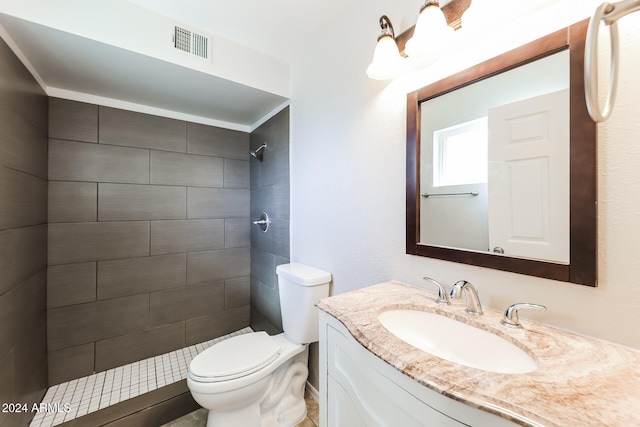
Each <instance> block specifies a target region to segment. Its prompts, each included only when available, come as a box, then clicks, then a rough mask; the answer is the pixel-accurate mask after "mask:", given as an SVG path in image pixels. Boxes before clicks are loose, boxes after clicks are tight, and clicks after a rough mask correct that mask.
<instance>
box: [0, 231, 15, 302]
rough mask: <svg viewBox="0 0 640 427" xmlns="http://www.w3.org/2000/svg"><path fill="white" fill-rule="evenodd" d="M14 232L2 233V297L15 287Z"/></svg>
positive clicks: (0, 249)
mask: <svg viewBox="0 0 640 427" xmlns="http://www.w3.org/2000/svg"><path fill="white" fill-rule="evenodd" d="M13 245H14V239H13V230H5V231H0V271H1V272H2V274H0V295H2V294H4V293H5V292H7V291H9V290H10V289H11V288H12V287H13V286H14V285H15V271H14V268H13V256H14V253H15V252H14V250H13Z"/></svg>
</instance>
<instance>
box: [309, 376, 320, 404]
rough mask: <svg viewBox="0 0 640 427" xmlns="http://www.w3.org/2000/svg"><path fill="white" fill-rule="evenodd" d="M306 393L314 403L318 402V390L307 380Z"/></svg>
mask: <svg viewBox="0 0 640 427" xmlns="http://www.w3.org/2000/svg"><path fill="white" fill-rule="evenodd" d="M307 393H308V394H309V396H311V398H312V399H313V400H315V401H316V403H320V392H318V390H317V389H316V388H315V387H314V386H312V385H311V383H310V382H309V381H307Z"/></svg>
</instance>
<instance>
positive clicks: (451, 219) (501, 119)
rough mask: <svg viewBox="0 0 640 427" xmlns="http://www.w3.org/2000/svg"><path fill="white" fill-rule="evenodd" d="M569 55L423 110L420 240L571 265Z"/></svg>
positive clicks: (435, 102) (445, 98)
mask: <svg viewBox="0 0 640 427" xmlns="http://www.w3.org/2000/svg"><path fill="white" fill-rule="evenodd" d="M569 67H570V56H569V51H568V50H564V51H561V52H559V53H555V54H553V55H550V56H547V57H545V58H542V59H538V60H537V61H534V62H531V63H528V64H526V65H522V66H520V67H517V68H514V69H511V70H509V71H507V72H504V73H501V74H498V75H495V76H493V77H490V78H487V79H483V80H480V81H478V82H475V83H473V84H471V85H467V86H465V87H462V88H459V89H457V90H455V91H451V92H447V93H445V94H443V95H440V96H437V97H434V98H431V99H428V100H427V101H425V102H422V103H421V106H420V128H421V131H420V132H421V141H420V144H421V146H420V157H421V158H420V165H421V166H420V209H419V211H420V224H421V227H420V238H419V239H420V240H419V243H421V244H426V245H434V246H442V247H448V248H460V249H465V250H472V251H481V252H491V253H496V254H505V255H508V256H511V257H522V258H530V259H538V260H545V261H550V262H555V263H562V264H568V263H569V260H570V259H569V246H570V245H569V244H570V226H569V204H570V203H569V200H570V197H569V196H570V191H569V190H570V188H569V154H570V151H569V143H570V132H569V122H570V118H569V105H570V100H569V86H570V69H569Z"/></svg>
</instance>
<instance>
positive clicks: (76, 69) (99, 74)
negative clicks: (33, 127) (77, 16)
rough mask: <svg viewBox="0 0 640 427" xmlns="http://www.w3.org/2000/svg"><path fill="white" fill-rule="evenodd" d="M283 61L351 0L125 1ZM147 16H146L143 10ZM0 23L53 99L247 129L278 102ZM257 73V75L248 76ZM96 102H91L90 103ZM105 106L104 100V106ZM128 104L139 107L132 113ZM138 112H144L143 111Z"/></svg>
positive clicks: (47, 32)
mask: <svg viewBox="0 0 640 427" xmlns="http://www.w3.org/2000/svg"><path fill="white" fill-rule="evenodd" d="M128 1H129V2H130V3H134V4H136V5H138V6H140V7H143V8H146V9H149V10H150V11H153V12H155V13H160V14H162V15H165V16H168V17H170V18H172V19H173V20H175V21H178V22H181V23H184V24H185V25H188V26H190V27H192V28H193V29H200V30H204V31H206V32H208V33H212V34H214V35H217V36H220V37H223V38H225V39H228V40H231V41H233V42H236V43H239V44H241V45H244V46H247V47H250V48H252V49H254V50H256V51H259V52H263V53H265V54H267V55H269V56H273V57H275V58H278V59H280V60H283V61H285V62H289V61H290V60H291V58H292V57H293V55H294V54H295V52H296V50H297V49H299V48H300V47H301V46H302V45H303V44H304V43H305V41H306V40H308V39H309V38H310V37H313V36H314V35H315V34H317V33H318V32H320V31H322V30H327V29H328V28H329V27H330V20H331V17H332V16H334V15H335V14H337V13H339V12H340V11H341V10H342V8H344V7H345V6H346V5H347V4H349V3H350V2H352V1H353V0H325V1H324V2H322V3H319V4H318V3H315V2H314V3H312V2H310V1H308V0H271V1H269V2H264V1H262V0H243V1H237V0H128ZM150 13H152V12H150ZM0 25H2V26H3V27H4V28H5V29H6V31H7V33H8V34H9V35H10V37H11V39H12V41H13V42H14V43H15V46H14V47H16V46H17V48H18V50H19V51H20V52H21V54H22V55H23V56H24V57H25V58H26V60H27V61H28V62H29V63H30V65H31V68H32V70H33V71H34V72H35V73H36V74H37V75H38V77H39V79H40V81H41V82H42V83H43V85H44V86H45V89H47V90H48V92H49V94H50V95H51V94H53V95H54V96H61V97H67V96H66V95H67V94H70V95H69V96H68V97H69V98H71V99H73V98H74V97H75V98H76V99H78V94H81V95H82V96H80V99H78V100H88V102H91V100H92V99H93V100H94V102H96V103H101V102H100V100H114V102H115V104H114V103H112V104H111V106H118V102H120V103H121V104H122V108H130V109H134V110H136V109H138V110H139V111H145V108H144V107H148V109H147V111H148V112H153V113H155V114H159V115H166V116H169V117H172V116H173V117H176V118H183V116H184V115H187V116H188V117H187V119H189V118H190V119H192V120H193V121H200V122H203V123H209V124H216V125H219V126H224V127H229V128H235V129H240V130H251V129H252V128H253V127H255V125H256V124H259V122H260V121H261V120H263V119H264V117H265V116H267V115H268V114H270V113H272V112H274V109H277V108H280V107H281V106H282V105H283V104H284V103H286V101H287V100H286V98H283V97H282V96H280V95H276V94H274V93H269V92H266V91H263V90H258V89H255V88H253V87H249V86H245V85H242V84H239V83H236V82H232V81H229V80H225V79H222V78H220V77H216V76H214V75H211V74H207V73H204V72H201V71H197V70H193V69H190V68H188V67H184V66H180V65H176V64H175V63H169V62H165V61H161V60H159V59H156V58H152V57H149V56H146V55H142V54H139V53H134V52H132V51H129V50H125V49H121V48H118V47H115V46H112V45H108V44H105V43H100V42H97V41H95V40H90V39H87V38H84V37H80V36H78V35H74V34H70V33H68V32H64V31H60V30H58V29H55V28H51V27H48V26H44V25H40V24H36V23H34V22H30V21H29V20H26V19H20V18H16V17H14V16H9V15H7V14H3V13H2V7H0ZM256 72H259V71H256ZM95 100H97V101H95ZM105 103H106V104H109V103H108V102H105ZM136 107H142V109H141V108H136ZM147 111H145V112H147Z"/></svg>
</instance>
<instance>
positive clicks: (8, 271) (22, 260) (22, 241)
mask: <svg viewBox="0 0 640 427" xmlns="http://www.w3.org/2000/svg"><path fill="white" fill-rule="evenodd" d="M46 247H47V226H46V225H35V226H32V227H23V228H14V229H11V230H5V231H3V232H0V255H2V259H1V260H0V266H2V269H0V271H1V272H2V274H0V295H2V294H3V293H4V292H6V291H7V290H9V289H11V288H12V287H14V286H16V285H18V284H19V283H22V282H24V281H25V280H27V279H28V278H29V277H31V276H33V275H34V274H36V273H37V272H39V271H41V270H44V268H45V267H46V258H47V249H46Z"/></svg>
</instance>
